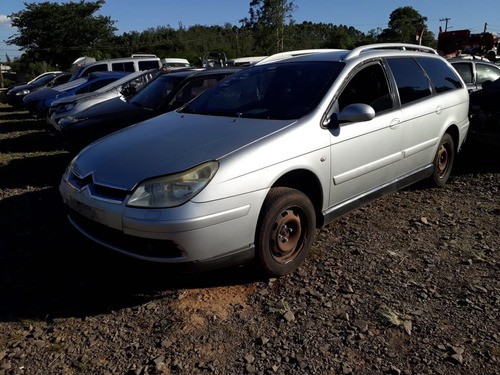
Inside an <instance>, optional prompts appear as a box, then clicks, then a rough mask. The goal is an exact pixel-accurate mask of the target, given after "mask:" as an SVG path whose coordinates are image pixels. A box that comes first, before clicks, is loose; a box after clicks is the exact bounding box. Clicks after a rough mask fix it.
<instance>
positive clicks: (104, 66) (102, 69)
mask: <svg viewBox="0 0 500 375" xmlns="http://www.w3.org/2000/svg"><path fill="white" fill-rule="evenodd" d="M107 71H108V64H97V65H92V66H89V67H88V69H87V70H85V73H83V74H82V75H81V76H82V77H85V76H88V75H89V74H90V73H92V72H107Z"/></svg>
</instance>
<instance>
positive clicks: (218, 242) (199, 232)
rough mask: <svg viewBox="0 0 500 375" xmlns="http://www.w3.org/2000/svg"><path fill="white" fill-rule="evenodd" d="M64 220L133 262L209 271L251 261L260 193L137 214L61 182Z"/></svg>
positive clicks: (190, 203) (119, 204) (140, 211)
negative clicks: (64, 210) (65, 210)
mask: <svg viewBox="0 0 500 375" xmlns="http://www.w3.org/2000/svg"><path fill="white" fill-rule="evenodd" d="M60 192H61V195H62V197H63V201H64V203H65V205H66V207H67V208H68V218H69V220H70V222H71V223H72V224H73V226H74V227H75V228H76V229H77V230H78V231H80V232H81V233H82V234H83V235H85V236H86V237H88V238H90V239H91V240H93V241H94V242H97V243H99V244H100V245H102V246H105V247H107V248H110V249H112V250H114V251H117V252H119V253H122V254H125V255H128V256H132V257H135V258H138V259H142V260H147V261H152V262H162V263H170V264H176V265H179V267H180V268H181V269H186V268H187V269H194V270H199V269H211V268H217V267H223V266H227V265H230V264H241V263H244V262H246V261H249V260H250V259H253V257H254V237H255V228H256V223H257V220H258V215H259V208H260V204H258V203H253V202H261V201H263V199H264V198H265V195H266V192H265V191H262V192H252V193H248V194H244V195H243V196H238V197H231V198H227V199H223V200H219V201H215V202H206V203H193V202H187V203H186V204H184V205H182V206H179V207H174V208H169V209H155V210H152V209H137V208H130V207H126V205H125V204H124V203H122V202H112V201H105V200H100V199H96V198H95V197H93V196H92V195H91V193H90V192H89V189H83V190H82V191H78V190H75V189H74V188H73V187H72V186H70V185H69V184H67V183H66V182H64V181H62V182H61V184H60Z"/></svg>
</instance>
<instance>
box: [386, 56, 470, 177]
mask: <svg viewBox="0 0 500 375" xmlns="http://www.w3.org/2000/svg"><path fill="white" fill-rule="evenodd" d="M387 63H388V65H389V66H390V69H391V72H392V74H393V76H394V78H395V81H396V84H397V87H398V96H399V100H400V104H401V112H402V123H401V125H402V129H403V132H402V135H403V138H402V142H401V144H402V147H401V150H402V155H403V159H402V161H401V163H400V164H399V170H398V172H397V174H396V177H397V178H402V177H405V176H408V175H410V174H412V173H415V172H417V171H419V170H422V169H424V168H426V167H429V166H430V165H431V163H432V161H433V159H434V154H435V151H436V148H437V144H438V142H439V140H440V138H441V136H442V132H443V128H444V125H445V122H446V111H449V110H453V108H448V105H447V102H446V98H447V95H446V92H447V91H450V90H454V89H455V88H460V87H462V84H461V82H460V80H459V79H458V76H457V75H456V74H455V73H454V72H453V71H452V70H451V69H449V67H448V65H447V64H446V63H445V62H444V61H443V60H441V59H435V58H430V57H417V58H411V57H404V58H401V57H400V58H390V59H387Z"/></svg>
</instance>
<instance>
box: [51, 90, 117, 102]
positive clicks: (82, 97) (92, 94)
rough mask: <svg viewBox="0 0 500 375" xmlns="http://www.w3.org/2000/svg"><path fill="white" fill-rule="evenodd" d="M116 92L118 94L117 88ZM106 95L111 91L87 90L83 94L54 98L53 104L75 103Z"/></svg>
mask: <svg viewBox="0 0 500 375" xmlns="http://www.w3.org/2000/svg"><path fill="white" fill-rule="evenodd" d="M116 92H117V95H118V89H117V90H116ZM105 95H109V92H98V91H93V92H86V93H83V94H76V95H71V96H67V97H63V98H60V99H57V100H54V102H53V105H59V104H67V103H73V102H77V101H84V100H87V99H92V98H97V97H99V96H102V97H105Z"/></svg>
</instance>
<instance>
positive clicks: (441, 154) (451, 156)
mask: <svg viewBox="0 0 500 375" xmlns="http://www.w3.org/2000/svg"><path fill="white" fill-rule="evenodd" d="M454 161H455V143H454V142H453V138H452V137H451V135H450V134H448V133H445V134H444V135H443V138H441V142H439V146H438V149H437V151H436V155H435V156H434V172H433V174H432V180H433V182H434V183H435V184H436V185H437V186H444V185H445V184H446V181H448V178H449V177H450V174H451V169H452V167H453V162H454Z"/></svg>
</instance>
